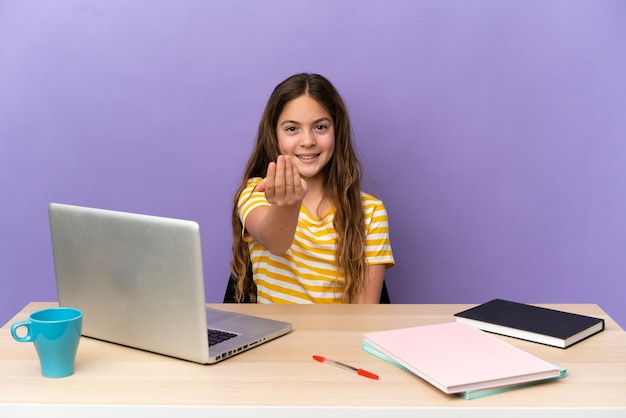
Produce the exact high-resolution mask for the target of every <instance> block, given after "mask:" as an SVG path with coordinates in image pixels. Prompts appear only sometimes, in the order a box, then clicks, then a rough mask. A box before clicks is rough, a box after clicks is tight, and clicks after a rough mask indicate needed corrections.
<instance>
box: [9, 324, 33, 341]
mask: <svg viewBox="0 0 626 418" xmlns="http://www.w3.org/2000/svg"><path fill="white" fill-rule="evenodd" d="M30 324H31V322H30V321H20V322H16V323H15V324H13V325H11V335H12V336H13V338H15V340H16V341H19V342H21V343H28V342H31V341H32V340H33V337H32V335H31V333H30ZM19 327H26V329H27V330H28V334H26V335H25V336H23V337H20V336H19V335H17V329H18V328H19Z"/></svg>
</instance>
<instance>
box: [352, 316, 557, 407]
mask: <svg viewBox="0 0 626 418" xmlns="http://www.w3.org/2000/svg"><path fill="white" fill-rule="evenodd" d="M362 348H363V350H365V351H366V352H368V353H370V354H373V355H375V356H377V357H379V358H381V359H383V360H385V361H388V362H390V363H391V364H394V365H396V366H398V367H400V368H402V369H403V370H406V371H408V372H410V373H413V374H415V375H416V376H419V377H420V378H422V379H424V380H425V381H427V382H429V383H430V384H432V385H433V386H435V387H437V388H438V389H440V390H441V391H443V392H444V393H446V394H456V395H458V396H461V397H463V398H466V399H474V398H478V397H482V396H486V395H491V394H494V393H499V392H504V391H508V390H512V389H517V388H520V387H524V386H528V385H532V384H536V383H540V382H546V381H549V380H555V379H560V378H563V377H565V376H566V374H567V371H566V370H565V369H564V368H562V367H559V366H556V365H554V364H551V363H549V362H547V361H544V360H542V359H540V358H537V357H535V356H533V355H531V354H530V353H527V352H525V351H523V350H521V349H519V348H517V347H515V346H513V345H511V344H509V343H507V342H505V341H503V340H501V339H499V338H497V337H496V336H494V335H491V334H489V333H486V332H483V331H481V330H479V329H478V328H476V327H473V326H471V325H468V324H464V323H461V322H448V323H442V324H435V325H426V326H420V327H412V328H400V329H394V330H387V331H378V332H371V333H367V334H365V335H364V340H363V344H362Z"/></svg>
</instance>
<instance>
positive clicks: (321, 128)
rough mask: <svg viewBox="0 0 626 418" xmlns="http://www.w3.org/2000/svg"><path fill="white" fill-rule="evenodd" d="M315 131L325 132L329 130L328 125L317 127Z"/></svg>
mask: <svg viewBox="0 0 626 418" xmlns="http://www.w3.org/2000/svg"><path fill="white" fill-rule="evenodd" d="M315 129H316V130H318V131H323V130H325V129H328V126H326V125H317V126H316V127H315Z"/></svg>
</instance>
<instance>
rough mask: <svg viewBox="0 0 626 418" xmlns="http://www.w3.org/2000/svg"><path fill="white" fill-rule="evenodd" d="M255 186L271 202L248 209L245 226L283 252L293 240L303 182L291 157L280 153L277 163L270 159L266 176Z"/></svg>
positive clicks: (263, 243) (253, 234)
mask: <svg viewBox="0 0 626 418" xmlns="http://www.w3.org/2000/svg"><path fill="white" fill-rule="evenodd" d="M256 190H257V191H259V192H265V198H266V199H267V201H268V202H269V203H270V206H260V207H258V208H256V209H254V210H253V211H252V212H250V213H249V214H248V216H247V218H246V225H245V227H246V230H247V231H248V233H249V234H250V235H251V236H252V237H253V238H254V239H255V240H256V241H258V242H259V243H260V244H261V245H263V246H264V247H265V248H267V249H268V250H269V251H271V252H272V253H274V254H279V255H280V254H284V253H285V252H286V251H287V250H288V249H289V247H291V244H292V242H293V237H294V234H295V232H296V226H297V225H298V216H299V214H300V207H301V206H302V200H303V199H304V196H305V194H306V182H305V181H304V180H303V179H302V178H301V177H300V174H299V173H298V170H297V169H296V168H295V167H294V166H293V163H292V161H291V158H289V157H284V156H282V155H281V156H279V157H278V160H277V162H276V163H270V165H269V167H268V169H267V177H265V179H263V181H261V183H259V185H258V186H257V189H256Z"/></svg>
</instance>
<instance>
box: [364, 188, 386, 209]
mask: <svg viewBox="0 0 626 418" xmlns="http://www.w3.org/2000/svg"><path fill="white" fill-rule="evenodd" d="M361 202H362V203H363V206H368V205H376V206H378V205H381V206H382V205H383V201H382V200H380V199H378V198H377V197H375V196H374V195H371V194H369V193H367V192H364V191H361Z"/></svg>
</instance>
